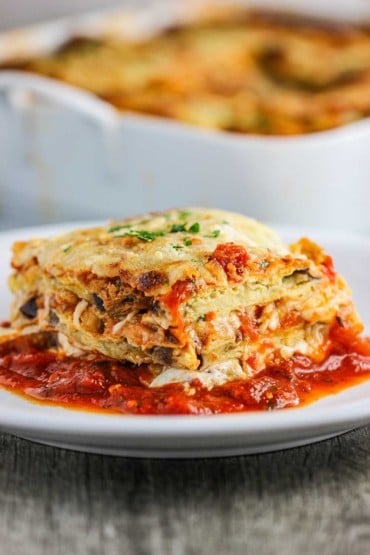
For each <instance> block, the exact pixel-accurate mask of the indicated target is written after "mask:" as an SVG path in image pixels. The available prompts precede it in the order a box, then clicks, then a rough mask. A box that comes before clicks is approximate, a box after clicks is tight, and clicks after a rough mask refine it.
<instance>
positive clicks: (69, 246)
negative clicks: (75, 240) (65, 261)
mask: <svg viewBox="0 0 370 555" xmlns="http://www.w3.org/2000/svg"><path fill="white" fill-rule="evenodd" d="M71 248H72V245H68V247H66V248H65V249H63V252H65V253H67V252H69V251H70V250H71Z"/></svg>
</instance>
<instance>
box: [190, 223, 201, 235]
mask: <svg viewBox="0 0 370 555" xmlns="http://www.w3.org/2000/svg"><path fill="white" fill-rule="evenodd" d="M188 231H189V233H199V231H200V225H199V224H198V222H195V224H193V225H191V226H190V227H189V229H188Z"/></svg>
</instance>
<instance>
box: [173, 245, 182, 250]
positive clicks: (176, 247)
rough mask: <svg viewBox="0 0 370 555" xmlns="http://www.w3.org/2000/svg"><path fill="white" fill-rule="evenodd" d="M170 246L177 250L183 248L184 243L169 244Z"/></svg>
mask: <svg viewBox="0 0 370 555" xmlns="http://www.w3.org/2000/svg"><path fill="white" fill-rule="evenodd" d="M171 247H172V248H173V249H176V250H177V249H183V248H184V245H171Z"/></svg>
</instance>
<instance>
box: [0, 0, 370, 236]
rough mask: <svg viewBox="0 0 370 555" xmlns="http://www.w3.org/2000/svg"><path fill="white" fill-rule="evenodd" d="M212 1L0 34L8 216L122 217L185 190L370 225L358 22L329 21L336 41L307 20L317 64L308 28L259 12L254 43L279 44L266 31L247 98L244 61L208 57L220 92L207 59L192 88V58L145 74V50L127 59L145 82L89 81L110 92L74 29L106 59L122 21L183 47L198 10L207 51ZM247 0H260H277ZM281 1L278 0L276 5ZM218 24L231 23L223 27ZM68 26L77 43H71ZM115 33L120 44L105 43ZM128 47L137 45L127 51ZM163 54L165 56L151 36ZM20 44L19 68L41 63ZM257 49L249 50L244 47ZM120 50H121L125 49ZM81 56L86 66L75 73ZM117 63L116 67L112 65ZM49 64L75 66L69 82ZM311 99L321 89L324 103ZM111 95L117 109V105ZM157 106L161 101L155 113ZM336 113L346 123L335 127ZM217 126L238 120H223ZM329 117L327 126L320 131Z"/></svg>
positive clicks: (199, 34)
mask: <svg viewBox="0 0 370 555" xmlns="http://www.w3.org/2000/svg"><path fill="white" fill-rule="evenodd" d="M205 4H206V3H205V2H203V1H200V2H194V3H193V2H190V3H189V2H183V1H175V2H169V3H162V4H157V3H156V4H155V5H154V6H153V7H152V8H148V7H146V8H145V9H144V10H143V9H141V10H140V9H134V10H131V11H129V10H124V11H123V12H122V13H120V14H119V15H117V14H115V13H113V14H111V13H106V14H100V15H89V16H85V17H82V18H72V19H68V20H64V21H60V22H55V23H52V24H47V25H42V26H39V27H34V28H29V29H25V30H21V31H19V30H18V31H17V32H15V31H13V32H8V33H5V34H3V36H2V37H0V60H1V63H2V64H3V66H4V64H7V67H8V69H4V70H3V71H1V72H0V90H1V91H2V93H0V116H1V118H2V126H1V128H0V144H1V148H2V151H3V154H4V155H3V157H2V160H1V161H0V194H1V205H0V210H2V212H1V215H0V216H1V219H0V222H1V224H2V225H3V226H9V225H14V224H16V223H18V224H20V223H21V224H24V223H32V222H36V221H55V220H67V219H75V218H79V219H81V218H91V217H105V216H107V215H113V216H115V215H116V216H118V217H122V215H123V216H124V215H128V214H130V213H131V214H132V213H135V212H136V213H142V212H146V211H148V210H153V209H154V210H155V209H162V208H170V207H173V206H176V205H177V206H178V205H202V206H222V207H223V208H226V209H232V210H241V209H242V210H244V211H245V212H248V213H249V214H251V215H252V216H254V217H257V218H260V219H263V220H275V221H281V222H286V223H299V224H302V223H303V224H308V225H320V226H322V227H328V226H329V227H340V228H360V229H368V210H367V201H368V197H369V193H368V183H369V179H370V163H369V156H368V152H369V148H370V125H369V122H368V119H366V117H365V116H366V115H367V110H368V104H367V103H368V95H367V94H366V87H367V86H368V84H367V79H368V77H367V71H368V70H367V69H366V67H367V65H366V64H367V62H366V60H367V57H368V49H367V44H368V43H367V40H368V35H367V32H366V31H364V30H360V27H358V28H357V30H356V31H351V32H350V31H348V29H347V31H346V32H344V34H341V33H339V38H338V35H335V37H336V38H335V39H333V36H334V35H333V34H330V33H333V31H330V32H329V35H330V37H331V39H330V41H329V42H330V45H328V44H327V39H324V38H323V35H322V33H324V35H325V32H324V31H322V30H320V31H317V32H316V31H315V32H312V33H311V31H307V29H310V28H309V27H308V28H307V27H304V28H303V29H302V28H300V29H301V31H302V32H303V34H304V36H305V38H304V40H303V43H304V49H306V48H307V49H308V50H309V51H310V52H313V51H314V52H315V56H314V57H312V56H311V58H310V59H311V61H312V64H311V65H316V60H317V58H318V57H319V54H318V52H320V54H322V56H324V53H325V56H328V60H330V63H329V62H327V63H326V64H324V63H321V60H320V64H318V66H319V68H320V71H319V72H318V73H317V74H313V73H312V71H311V70H312V67H311V65H310V64H309V63H308V65H306V66H304V67H303V66H302V65H301V60H302V56H301V52H302V50H301V49H300V48H298V49H294V50H292V49H291V48H289V49H288V48H287V45H288V44H289V46H290V45H291V44H293V43H294V44H295V41H297V40H298V39H297V36H296V35H295V32H296V31H292V27H290V26H287V23H285V24H284V25H285V27H284V25H283V24H282V23H279V24H277V23H276V20H274V22H272V23H271V22H267V21H266V19H263V20H262V19H260V20H259V23H258V25H259V27H258V25H257V22H256V23H255V25H256V29H259V33H260V35H259V36H260V38H259V39H258V41H257V42H258V44H262V42H263V41H262V38H261V37H262V35H263V36H264V37H266V36H270V38H271V33H273V34H274V33H275V32H277V33H278V36H279V40H278V42H279V48H280V50H279V48H277V49H276V48H275V51H274V49H273V48H272V47H271V44H270V46H269V47H268V48H267V50H266V49H265V50H263V49H262V53H261V52H260V53H259V54H258V55H257V54H256V57H255V58H253V63H251V66H253V64H254V67H255V68H257V70H258V72H259V73H258V75H259V81H257V83H258V87H257V88H258V91H257V92H256V91H254V90H253V87H251V90H252V94H251V95H249V99H250V103H249V104H248V102H246V101H245V94H246V93H245V91H244V89H243V87H242V89H243V90H241V89H240V83H238V79H237V77H238V75H237V74H234V73H233V71H234V69H233V68H237V67H238V64H234V65H230V66H229V64H228V63H225V64H224V68H225V69H222V71H221V70H220V71H219V72H217V71H216V72H215V73H212V72H211V74H212V75H211V79H210V83H211V85H209V83H208V81H207V83H208V84H207V87H209V86H211V88H212V87H213V89H212V90H213V92H210V89H207V88H206V89H204V87H203V85H204V83H203V77H204V74H203V73H202V71H203V70H202V71H200V70H199V71H198V73H197V80H195V79H190V78H189V79H188V80H183V81H182V83H183V88H184V89H185V90H179V88H180V89H181V87H179V82H180V81H179V80H177V79H176V75H178V74H179V73H180V74H181V72H182V71H186V72H187V73H190V71H189V70H188V67H190V66H189V65H187V64H185V62H184V63H182V64H179V67H178V68H177V73H176V72H174V71H170V72H169V73H167V74H166V72H164V73H163V79H162V81H161V80H159V81H158V80H157V81H156V80H155V79H154V83H153V80H152V81H151V80H150V79H149V81H148V79H147V76H148V71H149V73H150V71H152V69H153V66H152V65H151V62H150V63H149V70H148V67H147V66H146V65H145V64H144V66H145V68H144V69H145V71H143V65H142V64H141V65H140V63H139V65H137V62H136V61H135V60H136V55H135V56H134V58H135V60H134V61H133V62H131V65H130V64H128V66H127V67H128V68H129V70H130V71H129V73H130V75H131V77H130V79H131V82H134V83H136V85H135V86H136V87H137V86H138V84H139V85H140V83H141V84H142V85H143V88H142V89H141V90H139V89H140V87H139V89H135V88H134V89H133V90H134V91H135V93H133V94H131V95H130V94H129V93H127V91H126V92H122V90H121V89H119V87H118V89H117V88H116V92H115V93H114V87H112V88H111V89H110V92H109V93H108V92H107V91H108V89H109V87H108V89H106V90H105V91H103V90H97V89H96V90H94V92H95V93H98V94H100V95H101V96H102V97H104V98H105V100H102V99H100V98H98V97H97V96H96V95H92V94H90V93H89V91H86V90H83V89H82V88H81V85H83V83H82V82H81V79H82V78H83V71H82V69H81V68H82V66H81V64H82V63H83V61H82V57H83V55H84V56H85V58H86V59H87V60H89V56H90V55H91V50H90V51H89V48H88V49H87V50H86V49H85V47H86V46H87V43H86V42H84V41H82V42H76V41H75V42H74V43H73V42H72V43H71V42H70V41H71V40H72V39H73V38H74V37H76V36H77V37H78V36H80V37H81V36H83V37H89V39H88V41H89V42H88V44H89V45H90V46H91V47H92V48H93V49H94V48H97V50H96V52H99V56H98V59H99V60H100V62H101V63H102V64H103V65H104V64H105V63H108V61H107V60H109V59H115V56H116V54H114V53H113V52H111V55H112V56H113V58H109V57H108V58H106V54H105V52H106V49H107V48H108V50H110V49H113V51H114V50H115V48H116V45H118V43H119V41H121V42H120V43H119V44H122V36H124V37H126V39H125V41H126V42H125V44H126V45H127V37H128V36H130V37H131V39H132V40H133V41H134V43H135V44H133V45H129V46H127V49H128V52H130V51H132V52H135V49H136V48H139V49H140V48H141V49H144V50H145V48H149V47H148V46H145V45H150V48H149V50H150V52H151V51H152V45H155V44H156V45H157V48H159V50H164V52H168V51H167V46H166V45H167V42H168V41H169V42H171V41H172V42H175V47H176V44H177V43H181V42H182V41H184V40H185V39H184V37H183V34H184V33H185V35H186V33H187V31H184V30H181V25H183V24H184V23H186V22H193V23H190V25H192V27H190V28H189V29H191V31H189V32H190V35H191V37H192V39H191V41H193V42H195V43H196V44H198V47H199V48H200V50H201V51H202V52H203V51H205V50H206V46H207V44H208V42H207V41H208V39H207V40H205V39H204V37H209V36H210V35H211V38H212V32H210V31H209V29H208V30H207V25H206V24H205V23H198V24H195V23H194V21H199V18H200V17H201V15H200V12H201V11H202V10H201V8H202V7H203V8H204V6H205ZM207 4H208V3H207ZM218 4H224V2H218ZM236 4H238V5H239V4H243V5H245V3H244V2H237V3H236ZM249 4H252V6H254V7H258V8H259V7H264V6H265V5H266V4H269V3H268V2H262V1H260V2H250V3H248V5H249ZM287 4H289V2H288V3H287V2H279V4H278V3H274V8H279V7H280V8H284V7H286V6H287ZM270 5H271V4H270ZM330 6H333V3H332V2H329V1H327V2H323V3H321V4H320V7H316V8H315V9H314V8H313V7H312V6H311V3H309V2H300V4H299V8H300V10H302V12H310V14H311V15H316V16H319V17H320V16H328V15H329V14H330ZM360 7H362V9H361V11H360V9H359V8H360ZM207 13H209V12H207ZM366 13H367V12H366V6H365V7H364V5H363V4H362V3H361V6H360V3H359V5H358V6H357V3H352V4H351V9H349V6H348V5H347V3H346V2H336V3H335V17H342V19H343V18H344V19H345V20H346V21H350V20H351V14H352V18H353V19H358V18H359V17H360V15H361V17H362V20H363V21H365V20H366ZM171 25H172V28H173V30H172V33H169V32H167V34H164V35H163V34H162V35H161V36H162V39H156V38H152V39H148V38H143V37H148V36H153V35H155V34H156V33H158V32H161V31H162V30H163V29H164V28H168V27H169V26H171ZM174 25H175V26H176V25H180V30H178V31H176V28H175V29H174V27H173V26H174ZM218 25H219V28H220V25H221V24H220V23H219V24H218ZM230 25H231V27H230ZM233 25H234V27H232V26H233ZM235 25H236V27H235ZM238 25H239V26H240V23H238V24H235V23H230V24H229V23H228V24H227V25H226V29H227V30H228V31H227V33H226V34H227V35H228V36H229V35H233V33H234V31H235V32H236V33H240V29H239V28H238ZM279 25H280V26H281V25H283V27H279ZM276 26H277V27H276ZM222 27H223V26H222V25H221V28H222ZM274 29H275V30H274ZM282 29H283V30H282ZM341 29H343V27H341ZM224 31H225V28H223V30H222V32H221V34H222V33H223V32H224ZM301 31H300V32H301ZM256 32H257V31H256ZM217 33H218V31H217ZM217 33H216V35H217ZM311 35H312V36H311ZM102 36H104V37H107V36H108V37H109V38H108V39H107V38H105V39H104V40H103V44H101V43H100V42H99V40H100V39H99V40H98V41H97V38H96V37H102ZM118 36H119V37H121V38H120V39H117V37H118ZM325 36H326V35H325ZM112 37H115V38H114V39H113V38H112ZM164 37H165V38H164ZM194 37H195V38H194ZM284 37H285V38H284ZM139 38H140V41H141V42H140V44H138V40H139ZM213 39H214V36H213V38H212V40H211V39H210V40H211V43H212V44H213V42H212V41H213ZM186 40H187V39H186ZM186 40H185V42H186ZM189 40H190V39H189ZM264 40H265V39H264ZM111 41H113V42H111ZM117 41H118V42H117ZM143 41H144V42H143ZM148 41H149V42H148ZM191 41H190V42H191ZM284 41H285V42H284ZM343 41H344V42H343ZM68 42H69V47H68V48H66V46H64V47H63V45H66V44H68ZM298 42H299V40H298ZM108 43H109V44H110V45H111V44H113V43H114V45H115V46H114V47H113V46H112V47H111V46H109V47H107V44H108ZM275 43H276V40H275ZM303 43H302V44H303ZM232 44H234V43H233V42H232V41H231V42H230V45H232ZM235 44H236V45H237V48H236V51H235V52H236V54H235V56H236V58H237V60H239V61H240V59H241V58H243V57H242V55H241V51H239V50H238V49H239V41H237V42H236V43H235ZM302 44H301V43H300V46H302ZM343 44H349V45H350V49H349V51H348V52H350V54H348V55H347V54H345V52H347V51H346V50H343ZM143 45H144V46H143ZM158 45H159V46H158ZM230 45H229V46H230ZM213 46H214V45H213ZM213 46H212V49H213ZM63 48H64V49H63ZM117 48H118V46H117ZM125 48H126V47H125ZM153 48H154V47H153ZM176 48H177V47H176ZM178 48H180V47H178ZM230 48H231V46H230ZM233 48H234V47H232V48H231V50H232V52H234V50H233ZM60 49H62V50H60ZM84 49H85V54H83V55H82V52H83V51H84ZM130 49H131V50H130ZM58 50H59V52H62V54H59V55H57V56H56V58H58V56H59V58H58V60H59V62H58V61H56V58H55V56H54V55H53V54H52V52H57V51H58ZM118 50H119V48H118ZM180 50H181V48H180ZM293 51H294V52H295V53H296V57H295V55H293V54H292V53H293ZM354 52H355V54H354ZM127 56H128V59H129V58H130V56H131V55H130V54H129V53H128V54H127ZM148 56H149V54H148ZM153 56H154V58H155V57H156V54H155V49H154V51H153ZM26 58H27V59H28V60H30V61H28V62H27V61H26ZM168 58H171V56H170V55H168V56H167V58H166V56H164V58H163V60H164V62H163V61H162V62H161V64H162V65H163V63H164V65H165V66H166V63H165V61H166V60H167V61H168ZM185 58H186V56H185ZM193 58H194V59H196V61H197V63H198V64H199V65H200V66H202V67H203V66H204V65H207V63H208V62H209V64H210V66H211V67H213V65H212V64H213V63H214V62H213V58H212V57H208V58H207V60H208V62H207V63H206V61H205V58H204V57H203V58H202V57H201V56H193ZM303 58H304V59H306V57H305V56H303ZM20 59H23V60H24V63H25V66H24V69H27V68H28V69H34V70H35V71H36V69H37V71H39V72H40V74H39V75H36V74H35V73H32V72H31V71H23V70H22V71H13V70H10V69H9V68H10V67H15V66H17V63H19V60H20ZM31 59H32V60H34V61H33V62H32V61H31ZM149 59H150V56H149ZM248 59H250V54H248V51H247V52H246V55H245V59H243V63H245V64H246V63H247V62H248ZM307 59H308V58H307ZM36 60H38V61H37V62H36ZM60 60H62V63H60ZM119 60H120V58H119V56H118V65H119V64H120V61H119ZM149 61H150V60H149ZM170 61H171V60H170ZM89 63H90V65H91V59H90V62H89ZM171 63H172V66H173V61H172V62H171ZM171 63H170V65H171ZM189 63H190V62H189ZM36 66H37V67H36ZM74 66H75V67H76V68H77V70H78V71H76V72H75V74H74V75H75V78H74V79H73V78H72V77H71V75H73V71H72V70H73V67H74ZM154 67H157V66H156V65H155V64H154ZM220 67H223V66H222V64H220ZM130 68H131V69H130ZM150 68H152V69H150ZM323 68H324V70H323ZM18 69H19V66H18ZM253 71H254V70H253ZM71 72H72V73H71ZM41 73H44V74H45V75H48V77H44V76H43V75H41ZM113 73H114V75H115V79H116V75H117V71H116V70H115V71H114V72H113ZM67 74H68V75H67ZM97 74H98V75H99V76H100V78H101V79H100V81H99V80H98V79H91V78H90V77H89V78H88V79H87V78H86V80H85V85H88V87H87V88H90V90H93V89H94V87H97V88H99V87H101V86H102V82H104V79H103V76H104V72H102V69H101V68H100V69H99V72H97ZM143 75H144V77H145V78H144V79H143ZM166 75H167V81H166V78H165V77H166ZM225 75H226V76H227V79H226V78H225ZM50 76H53V77H59V78H60V79H65V80H66V81H68V82H69V83H72V85H73V86H71V84H69V85H68V84H65V83H62V81H61V80H55V79H50ZM76 76H77V77H76ZM221 76H222V78H221ZM292 76H293V77H294V78H292ZM239 78H240V75H239ZM172 79H174V81H172ZM217 80H218V82H217ZM233 80H234V81H233ZM113 81H114V79H113ZM99 83H100V84H99ZM148 83H149V85H150V86H149V85H148ZM266 83H267V85H266ZM74 85H79V86H78V87H76V86H74ZM140 86H141V85H140ZM148 86H149V88H148ZM153 86H154V88H155V89H156V90H155V94H153V90H152V89H151V87H153ZM187 87H199V90H200V94H201V96H202V95H203V97H202V98H203V100H202V99H201V100H199V98H200V97H197V98H198V100H195V101H194V100H192V99H191V97H190V96H189V94H188V89H187ZM217 87H218V91H217V90H216V89H217ZM103 88H104V87H103ZM303 89H304V90H303ZM307 89H309V90H307ZM117 91H118V92H117ZM169 91H172V92H171V94H172V95H175V96H176V95H177V96H176V98H178V96H180V97H181V98H182V100H181V102H180V103H176V102H172V103H171V102H169V103H168V102H167V101H165V102H164V103H163V102H162V101H163V98H166V95H168V94H169ZM338 91H339V92H338ZM364 91H365V92H364ZM198 92H199V91H198ZM272 92H274V94H275V93H276V94H277V97H276V98H277V99H279V98H280V99H281V98H282V97H283V98H284V102H280V101H278V100H277V101H275V100H274V98H273V95H272ZM257 93H258V94H257ZM248 94H249V93H248ZM161 95H162V96H161ZM240 95H241V97H240V98H241V99H242V100H241V102H240V103H239V101H238V98H239V96H240ZM253 95H254V96H253ZM279 95H280V96H279ZM281 95H282V96H281ZM247 96H248V95H247ZM161 99H162V100H161ZM184 99H185V100H184ZM256 99H257V100H256ZM307 99H309V100H307ZM314 99H316V100H317V101H318V99H319V100H320V102H319V104H317V103H316V100H315V101H314ZM106 100H109V101H110V102H111V103H109V102H107V101H106ZM288 100H289V101H288ZM126 102H127V105H126V104H125V103H126ZM112 103H113V104H114V105H115V106H119V107H120V108H123V110H116V109H115V108H114V107H113V106H112ZM161 103H162V104H161ZM194 103H195V104H194ZM321 103H323V104H321ZM248 106H249V107H248ZM323 106H324V107H325V109H323ZM171 110H173V113H171ZM166 111H167V113H163V112H166ZM139 112H140V113H139ZM161 112H162V113H161ZM148 113H149V116H150V117H149V116H148ZM153 114H157V115H158V114H159V115H162V116H163V115H165V116H166V117H159V118H158V117H152V115H153ZM292 114H293V116H294V117H292ZM179 120H181V121H179ZM184 123H185V125H184ZM187 123H192V124H196V125H197V126H198V127H196V126H194V125H187ZM334 126H337V127H336V128H335V129H331V128H333V127H334ZM209 128H211V130H210V129H209ZM328 128H330V129H328ZM220 129H224V130H229V131H237V132H238V131H241V133H237V132H236V133H230V132H228V133H224V132H220V131H219V130H220ZM319 129H321V130H323V131H319V132H312V131H318V130H319ZM325 129H328V130H325ZM214 130H216V131H217V132H215V131H214ZM276 133H280V135H278V136H276ZM267 134H270V135H273V136H266V135H267ZM281 134H283V135H284V136H282V135H281ZM285 135H289V136H285ZM102 198H104V202H102V200H101V199H102ZM333 206H335V209H333Z"/></svg>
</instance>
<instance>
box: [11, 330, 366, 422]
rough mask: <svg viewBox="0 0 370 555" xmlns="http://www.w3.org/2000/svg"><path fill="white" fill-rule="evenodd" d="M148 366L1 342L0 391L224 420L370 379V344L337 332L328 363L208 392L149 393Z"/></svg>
mask: <svg viewBox="0 0 370 555" xmlns="http://www.w3.org/2000/svg"><path fill="white" fill-rule="evenodd" d="M151 377H152V375H151V372H150V371H149V369H148V367H146V366H140V367H133V366H132V365H129V364H124V363H120V362H118V361H114V360H110V359H106V358H103V357H91V356H86V357H85V358H82V357H70V356H65V355H60V354H58V353H56V352H54V351H53V350H52V349H50V348H49V346H45V345H43V344H42V341H41V342H40V340H39V339H35V338H32V336H22V337H19V338H18V339H15V340H12V341H8V342H4V343H1V344H0V385H1V386H3V387H5V388H6V389H8V390H11V391H13V392H15V393H18V394H20V395H23V396H25V397H27V398H28V399H33V400H36V401H39V402H43V403H45V402H46V403H48V404H57V405H60V406H64V407H67V408H75V409H83V410H94V411H104V412H112V413H124V414H162V415H163V414H218V413H232V412H243V411H265V410H273V409H281V408H287V407H297V406H302V405H306V404H308V403H311V402H313V401H315V400H318V399H320V398H321V397H324V396H326V395H329V394H333V393H337V392H339V391H342V390H344V389H346V388H348V387H350V386H352V385H356V384H359V383H361V382H363V381H365V380H368V379H370V339H367V338H359V337H358V336H355V335H353V334H351V333H350V331H349V330H345V329H342V328H341V327H340V326H336V327H335V328H334V329H333V332H332V335H331V338H330V341H329V346H328V356H327V358H326V360H325V361H324V362H323V363H321V364H315V363H313V362H312V360H310V359H309V358H308V357H305V356H302V355H298V354H297V355H296V356H294V357H293V358H292V359H290V360H289V361H283V362H280V363H278V364H275V365H273V366H271V367H269V368H267V369H266V370H264V371H263V372H261V373H259V374H258V375H257V376H255V377H254V378H252V379H250V380H248V381H234V382H230V383H227V384H224V385H221V386H216V387H214V388H213V389H212V390H208V389H206V388H205V387H203V386H202V385H201V383H200V382H199V381H197V380H194V381H192V382H191V383H189V384H186V385H185V386H184V384H171V385H166V386H163V387H157V388H149V387H148V385H147V384H148V383H149V382H150V380H151Z"/></svg>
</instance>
